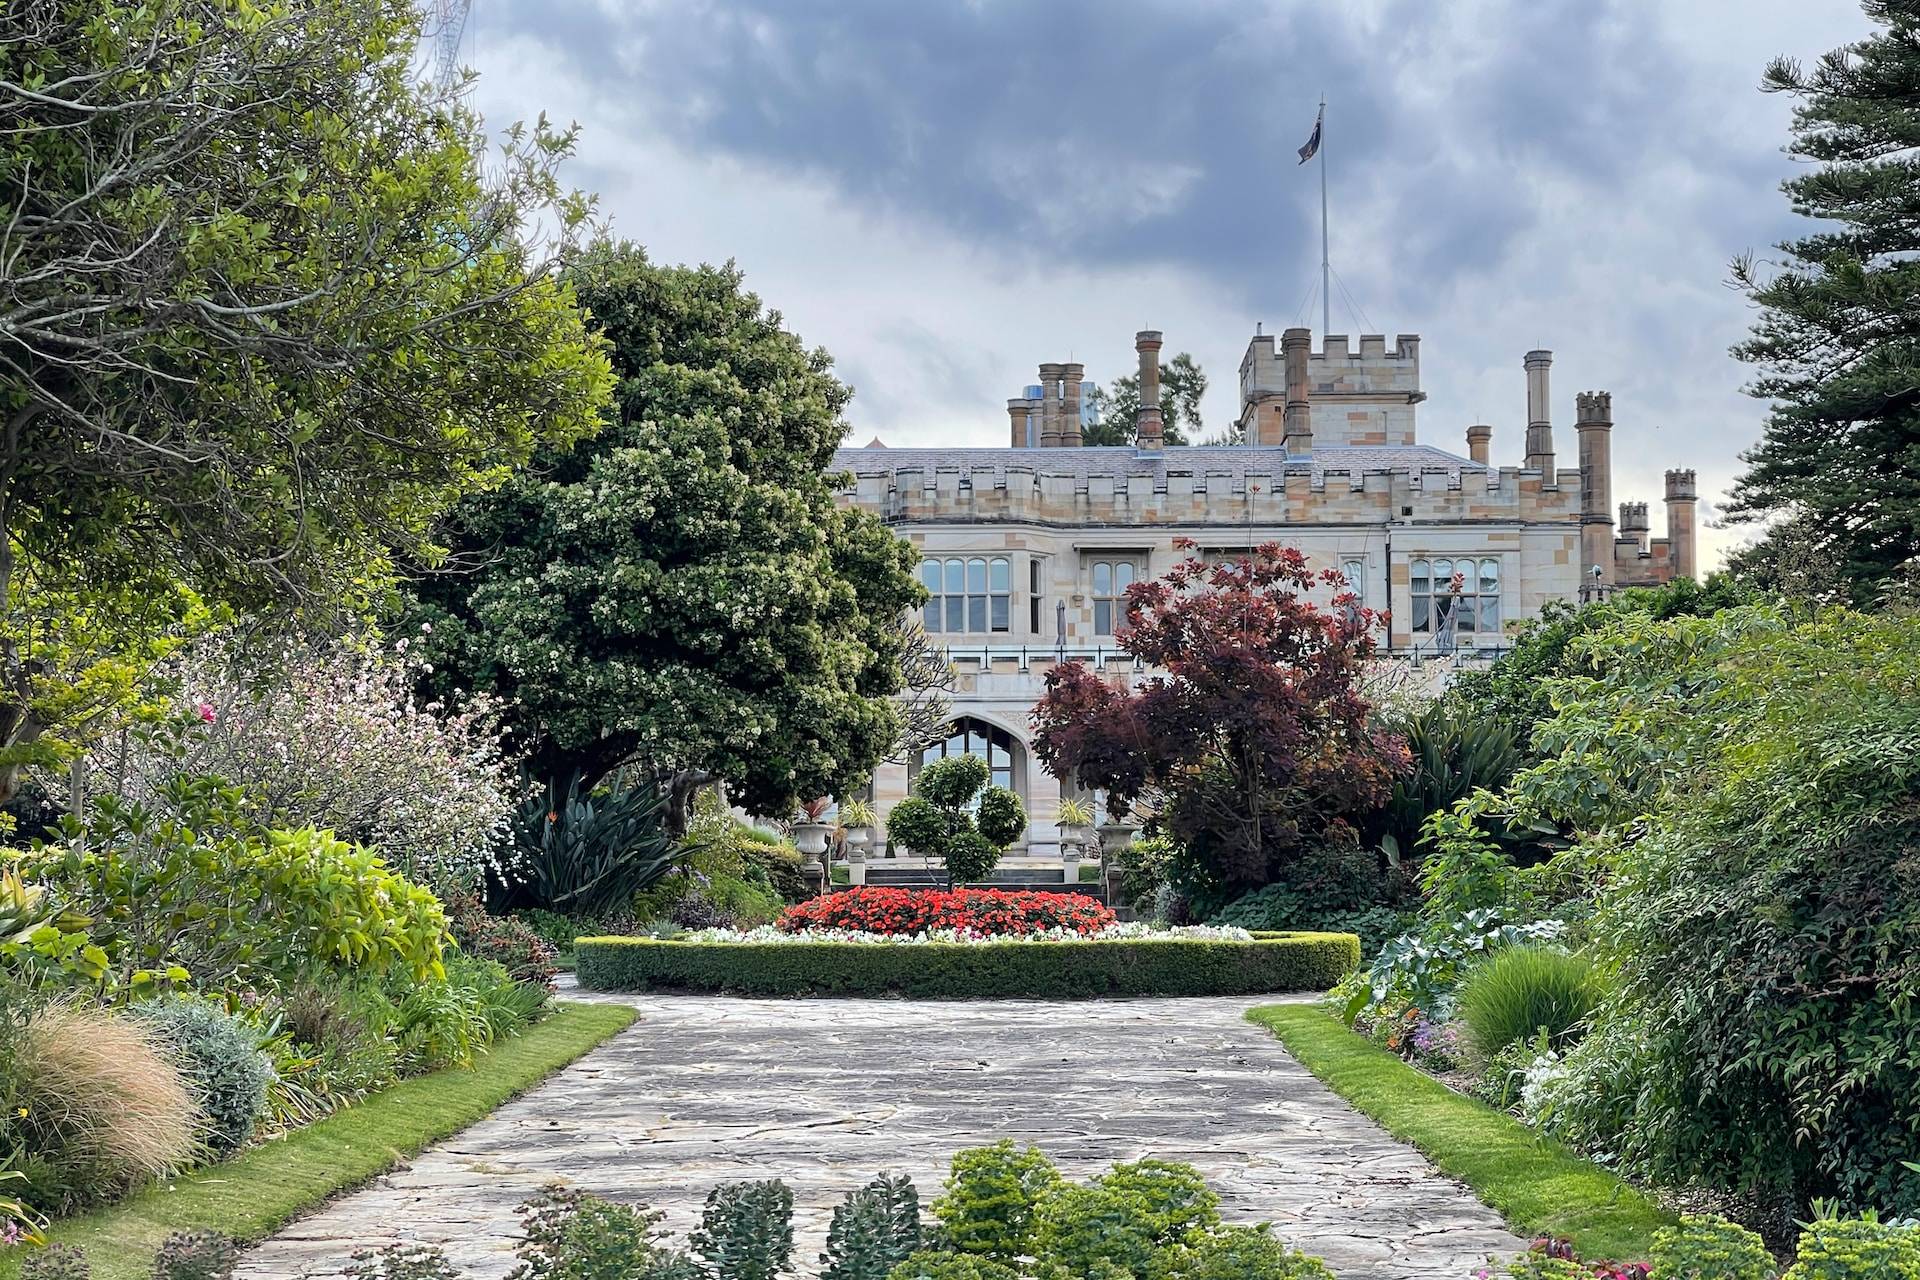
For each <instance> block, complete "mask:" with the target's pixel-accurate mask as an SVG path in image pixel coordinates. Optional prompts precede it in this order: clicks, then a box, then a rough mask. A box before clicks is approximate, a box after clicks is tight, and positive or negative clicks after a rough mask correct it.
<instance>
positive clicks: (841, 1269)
mask: <svg viewBox="0 0 1920 1280" xmlns="http://www.w3.org/2000/svg"><path fill="white" fill-rule="evenodd" d="M925 1237H926V1232H925V1231H924V1230H923V1228H922V1227H921V1224H920V1193H919V1192H918V1191H916V1190H914V1187H913V1179H911V1178H909V1177H907V1176H906V1175H905V1174H900V1175H896V1176H886V1175H883V1176H881V1177H878V1178H875V1179H874V1180H873V1181H872V1182H869V1183H868V1184H867V1185H866V1186H864V1187H862V1188H860V1189H859V1190H858V1191H853V1192H849V1193H848V1195H847V1198H846V1199H845V1200H844V1201H842V1202H841V1203H840V1204H839V1205H838V1206H836V1207H835V1208H834V1211H833V1221H832V1222H831V1223H829V1224H828V1226H827V1250H826V1252H825V1253H823V1254H821V1255H820V1263H821V1267H820V1280H886V1278H887V1276H888V1275H889V1274H890V1273H891V1272H892V1271H893V1269H894V1268H895V1267H897V1266H899V1265H900V1264H901V1263H903V1262H905V1261H906V1260H907V1259H908V1258H910V1257H912V1256H913V1254H914V1253H915V1252H917V1251H918V1250H919V1249H920V1248H921V1246H922V1243H923V1242H924V1240H925Z"/></svg>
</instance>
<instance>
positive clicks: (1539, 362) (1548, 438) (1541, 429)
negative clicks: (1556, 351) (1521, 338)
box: [1521, 351, 1554, 484]
mask: <svg viewBox="0 0 1920 1280" xmlns="http://www.w3.org/2000/svg"><path fill="white" fill-rule="evenodd" d="M1526 367H1527V457H1526V461H1525V462H1523V463H1522V464H1521V465H1522V466H1524V467H1526V468H1527V469H1528V470H1530V471H1541V472H1544V473H1545V474H1546V481H1545V483H1547V484H1552V483H1554V478H1553V476H1554V471H1553V408H1552V406H1553V397H1552V394H1551V392H1550V391H1549V390H1548V386H1547V373H1548V371H1549V370H1550V369H1552V368H1553V352H1551V351H1529V352H1527V358H1526Z"/></svg>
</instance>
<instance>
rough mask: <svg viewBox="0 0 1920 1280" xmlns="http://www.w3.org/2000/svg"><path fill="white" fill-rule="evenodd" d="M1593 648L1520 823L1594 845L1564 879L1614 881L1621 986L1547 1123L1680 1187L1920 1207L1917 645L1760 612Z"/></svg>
mask: <svg viewBox="0 0 1920 1280" xmlns="http://www.w3.org/2000/svg"><path fill="white" fill-rule="evenodd" d="M1585 646H1586V661H1587V662H1588V663H1590V664H1591V666H1592V668H1593V669H1594V670H1596V671H1597V672H1599V673H1600V674H1597V675H1594V676H1588V677H1582V678H1575V679H1571V680H1568V681H1565V682H1563V683H1562V684H1561V685H1559V686H1558V687H1557V688H1556V689H1555V690H1554V694H1555V697H1556V701H1557V705H1559V706H1560V708H1561V710H1560V713H1559V715H1558V716H1557V717H1556V718H1555V719H1554V720H1553V721H1550V722H1548V723H1546V724H1543V725H1542V727H1541V730H1540V733H1539V735H1538V738H1539V741H1540V743H1541V744H1542V745H1543V746H1544V747H1545V748H1546V749H1548V750H1549V751H1551V752H1552V753H1553V754H1552V755H1551V756H1550V757H1549V758H1548V759H1547V760H1546V761H1545V762H1543V763H1542V764H1541V765H1539V766H1536V767H1535V768H1534V769H1533V770H1529V771H1528V772H1526V773H1523V774H1522V775H1520V777H1519V778H1517V779H1516V781H1515V793H1516V794H1515V798H1514V803H1515V805H1516V806H1518V807H1520V808H1522V809H1525V808H1527V807H1529V806H1532V807H1536V808H1538V809H1539V810H1540V811H1542V812H1547V813H1550V814H1555V815H1559V816H1562V817H1563V818H1564V819H1565V820H1567V821H1570V822H1573V823H1576V824H1577V825H1579V826H1580V827H1581V828H1582V829H1583V830H1585V831H1586V832H1589V833H1591V834H1589V835H1588V836H1587V838H1586V840H1585V841H1584V842H1583V845H1582V846H1577V847H1576V848H1574V849H1572V850H1569V851H1568V853H1566V854H1564V855H1561V858H1563V859H1574V860H1581V859H1586V860H1592V859H1594V858H1596V857H1598V858H1602V859H1604V865H1605V868H1606V876H1607V879H1606V885H1605V889H1604V891H1603V892H1601V893H1600V894H1599V895H1598V898H1597V903H1596V908H1595V914H1594V916H1593V919H1592V922H1591V925H1590V928H1591V930H1592V932H1593V934H1594V936H1595V937H1596V939H1597V941H1598V944H1599V947H1600V949H1601V953H1602V955H1603V958H1604V960H1605V961H1606V962H1607V963H1608V964H1609V965H1610V966H1612V967H1615V968H1617V970H1618V972H1619V978H1620V981H1619V985H1618V988H1617V990H1616V991H1615V992H1614V994H1613V995H1612V996H1611V997H1610V998H1609V999H1608V1000H1607V1001H1606V1002H1605V1003H1604V1004H1603V1005H1602V1006H1601V1008H1600V1010H1599V1012H1598V1013H1597V1015H1596V1017H1595V1028H1594V1033H1593V1035H1592V1036H1591V1037H1590V1038H1589V1040H1588V1041H1587V1042H1586V1043H1583V1044H1582V1045H1581V1046H1580V1047H1579V1048H1577V1049H1576V1050H1575V1051H1574V1052H1573V1054H1571V1055H1570V1056H1569V1058H1568V1063H1567V1065H1568V1066H1569V1068H1570V1070H1571V1071H1572V1080H1571V1081H1570V1082H1569V1086H1568V1088H1567V1090H1566V1093H1565V1096H1564V1097H1563V1098H1562V1099H1561V1100H1560V1103H1559V1106H1558V1107H1557V1108H1556V1109H1555V1113H1554V1115H1553V1116H1552V1117H1551V1118H1550V1121H1549V1123H1550V1124H1551V1125H1552V1126H1553V1127H1555V1128H1556V1131H1558V1132H1560V1133H1562V1134H1564V1135H1565V1136H1567V1137H1569V1138H1571V1139H1573V1140H1575V1141H1580V1142H1585V1143H1589V1144H1594V1145H1599V1146H1602V1147H1604V1148H1605V1149H1608V1150H1612V1151H1615V1152H1617V1153H1618V1154H1619V1155H1620V1156H1621V1157H1622V1158H1623V1159H1624V1160H1625V1161H1626V1162H1627V1164H1628V1166H1629V1167H1631V1168H1634V1169H1636V1170H1640V1171H1642V1172H1644V1173H1647V1174H1649V1175H1651V1176H1654V1177H1658V1178H1672V1179H1678V1180H1688V1179H1704V1180H1707V1181H1709V1182H1711V1183H1713V1184H1715V1185H1719V1186H1723V1187H1727V1188H1742V1187H1745V1188H1753V1189H1758V1190H1760V1191H1762V1192H1763V1193H1772V1194H1777V1195H1783V1196H1786V1197H1789V1198H1790V1199H1791V1200H1792V1201H1793V1202H1794V1203H1796V1204H1798V1205H1800V1206H1805V1205H1807V1204H1809V1203H1810V1202H1811V1201H1812V1199H1814V1198H1815V1197H1832V1198H1836V1199H1838V1200H1839V1201H1841V1202H1842V1203H1843V1204H1846V1205H1852V1206H1861V1207H1865V1206H1880V1207H1884V1208H1888V1209H1894V1210H1908V1209H1911V1208H1912V1207H1914V1206H1916V1205H1920V1175H1916V1174H1915V1173H1913V1172H1912V1171H1910V1170H1909V1169H1908V1168H1907V1167H1906V1166H1905V1165H1904V1164H1903V1163H1902V1161H1903V1160H1906V1159H1911V1158H1912V1155H1913V1152H1912V1150H1911V1148H1910V1144H1909V1143H1908V1141H1907V1139H1906V1137H1905V1136H1904V1135H1908V1134H1911V1133H1912V1132H1913V1131H1914V1130H1915V1128H1916V1127H1920V1111H1916V1110H1915V1108H1916V1106H1920V1077H1917V1076H1916V1075H1915V1074H1914V1069H1913V1064H1915V1063H1920V1018H1916V1016H1915V1013H1914V1010H1915V1008H1916V1002H1915V997H1916V995H1917V994H1920V985H1917V984H1920V974H1916V972H1915V970H1914V968H1913V966H1912V965H1911V964H1910V963H1909V954H1910V944H1909V942H1908V939H1910V938H1911V936H1912V933H1913V930H1914V929H1915V928H1916V927H1920V881H1917V880H1916V874H1920V872H1917V870H1916V864H1915V860H1914V857H1913V849H1914V848H1915V846H1916V844H1920V819H1916V817H1915V812H1916V804H1915V797H1916V796H1917V795H1920V636H1916V633H1915V631H1914V629H1913V628H1912V626H1911V625H1910V624H1909V623H1908V622H1906V621H1905V620H1903V619H1898V618H1884V619H1875V618H1867V617H1862V616H1860V615H1857V614H1852V613H1848V612H1845V611H1840V610H1830V611H1824V612H1821V613H1819V614H1817V615H1814V616H1811V617H1806V616H1801V615H1797V614H1791V613H1783V612H1780V611H1777V610H1770V609H1758V608H1747V609H1735V610H1729V611H1725V612H1722V613H1720V614H1718V615H1716V616H1714V617H1711V618H1681V619H1675V620H1673V621H1669V622H1665V623H1661V622H1656V621H1653V620H1651V619H1647V618H1638V619H1635V618H1627V619H1622V620H1621V621H1620V622H1619V623H1618V624H1617V625H1616V626H1615V627H1613V628H1611V629H1610V630H1608V631H1607V632H1604V633H1602V634H1599V635H1596V636H1594V637H1591V638H1590V639H1589V640H1588V641H1586V642H1585ZM1617 832H1626V833H1630V835H1629V836H1628V837H1626V838H1623V837H1622V836H1621V835H1618V834H1615V833H1617Z"/></svg>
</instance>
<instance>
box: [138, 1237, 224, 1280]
mask: <svg viewBox="0 0 1920 1280" xmlns="http://www.w3.org/2000/svg"><path fill="white" fill-rule="evenodd" d="M239 1263H240V1249H239V1247H238V1246H237V1245H235V1244H234V1243H233V1241H231V1240H229V1239H227V1238H226V1237H225V1236H223V1235H219V1234H217V1233H216V1232H212V1231H176V1232H174V1233H173V1234H172V1235H170V1236H168V1237H167V1239H166V1242H165V1243H164V1244H162V1245H161V1246H160V1251H159V1252H158V1253H156V1254H154V1255H153V1280H230V1278H231V1277H232V1275H233V1269H234V1268H235V1267H236V1266H238V1265H239Z"/></svg>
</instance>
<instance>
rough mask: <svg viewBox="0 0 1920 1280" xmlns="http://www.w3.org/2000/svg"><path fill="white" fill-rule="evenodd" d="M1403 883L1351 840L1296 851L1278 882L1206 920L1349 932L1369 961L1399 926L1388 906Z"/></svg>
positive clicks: (1247, 926) (1397, 915) (1244, 926)
mask: <svg viewBox="0 0 1920 1280" xmlns="http://www.w3.org/2000/svg"><path fill="white" fill-rule="evenodd" d="M1403 884H1404V880H1403V879H1402V878H1401V877H1400V876H1399V875H1398V874H1397V873H1393V874H1389V873H1386V872H1384V871H1383V869H1382V868H1381V866H1380V856H1379V855H1378V854H1377V853H1375V852H1374V851H1373V850H1371V849H1365V848H1362V847H1361V846H1360V845H1359V844H1358V843H1356V842H1355V841H1354V840H1353V839H1351V837H1349V838H1347V839H1346V840H1345V841H1344V842H1342V843H1335V842H1333V841H1329V842H1327V843H1325V844H1319V845H1314V846H1311V847H1309V848H1307V849H1304V850H1302V851H1301V854H1300V857H1299V858H1298V859H1297V860H1296V861H1295V862H1293V863H1291V864H1290V865H1289V866H1288V867H1287V868H1286V869H1285V872H1284V873H1283V878H1281V879H1280V880H1277V881H1275V882H1274V883H1272V884H1270V885H1267V886H1266V887H1265V888H1262V889H1255V890H1254V891H1253V892H1252V893H1249V894H1246V895H1244V896H1242V897H1239V898H1236V899H1234V900H1233V901H1232V902H1230V903H1228V904H1227V905H1226V906H1225V907H1223V908H1222V909H1221V910H1219V911H1217V912H1215V913H1214V914H1213V915H1212V916H1210V917H1209V922H1210V923H1212V924H1230V925H1238V926H1239V927H1240V928H1242V929H1251V930H1256V931H1259V930H1300V929H1309V930H1311V929H1319V930H1325V931H1327V932H1331V933H1351V934H1355V935H1357V936H1358V937H1359V939H1360V950H1361V953H1362V955H1364V956H1366V957H1368V958H1371V957H1372V956H1373V955H1374V954H1376V953H1377V952H1378V951H1379V950H1380V948H1381V946H1382V945H1383V944H1384V943H1385V942H1386V941H1387V940H1388V939H1389V938H1392V937H1394V936H1396V935H1397V934H1399V933H1400V932H1401V930H1402V928H1403V927H1404V926H1403V924H1402V916H1401V913H1400V911H1399V910H1397V909H1396V908H1395V907H1393V906H1391V905H1388V904H1389V903H1391V902H1393V901H1395V900H1396V899H1398V898H1399V897H1400V896H1401V892H1400V891H1401V889H1402V886H1403Z"/></svg>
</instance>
